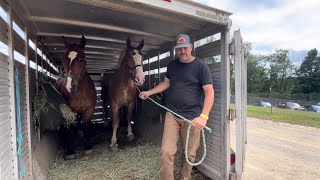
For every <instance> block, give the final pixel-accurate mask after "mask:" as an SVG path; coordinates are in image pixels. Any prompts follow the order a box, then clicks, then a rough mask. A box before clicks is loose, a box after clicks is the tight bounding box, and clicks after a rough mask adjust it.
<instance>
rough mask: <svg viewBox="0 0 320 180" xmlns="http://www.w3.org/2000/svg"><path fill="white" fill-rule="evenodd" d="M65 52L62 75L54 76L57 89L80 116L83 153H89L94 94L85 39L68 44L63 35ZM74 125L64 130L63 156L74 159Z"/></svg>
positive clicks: (94, 102)
mask: <svg viewBox="0 0 320 180" xmlns="http://www.w3.org/2000/svg"><path fill="white" fill-rule="evenodd" d="M62 39H63V41H64V45H65V48H66V49H67V51H66V52H65V54H64V56H63V68H64V77H62V78H59V79H57V81H56V88H57V89H58V91H59V92H60V94H61V95H62V96H63V97H64V99H65V100H66V102H67V104H68V106H69V107H70V109H71V110H72V111H73V112H75V113H77V114H78V115H79V117H80V118H79V119H78V126H79V127H81V128H82V129H83V134H84V150H85V153H86V154H88V153H91V152H92V145H91V142H90V136H91V132H90V124H91V119H92V116H93V114H94V111H95V106H96V102H97V93H96V89H95V86H94V83H93V81H92V79H91V77H90V76H89V74H88V72H87V69H86V55H85V52H84V47H85V44H86V39H85V37H84V36H82V38H81V42H80V44H75V43H73V44H69V43H68V41H67V40H66V38H65V37H64V36H62ZM76 131H77V130H76V127H75V125H74V124H71V125H70V126H69V127H68V128H66V130H65V131H64V132H65V133H64V136H65V137H63V138H65V140H66V142H65V148H66V156H65V159H74V158H75V152H74V140H75V136H76Z"/></svg>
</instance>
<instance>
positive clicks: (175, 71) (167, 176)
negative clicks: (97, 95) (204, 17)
mask: <svg viewBox="0 0 320 180" xmlns="http://www.w3.org/2000/svg"><path fill="white" fill-rule="evenodd" d="M192 49H193V45H192V43H191V40H190V37H189V36H188V35H186V34H180V35H178V36H177V38H176V46H175V52H176V56H177V57H178V59H176V60H173V61H171V62H170V63H169V65H168V67H167V73H166V77H165V79H164V81H163V82H161V83H160V84H158V85H157V86H156V87H154V88H152V89H150V90H148V91H143V92H141V93H140V95H139V96H140V98H141V99H147V98H148V97H149V96H150V95H153V94H157V93H160V92H163V91H165V90H166V89H168V88H169V90H168V96H167V98H166V99H167V107H168V108H169V109H171V110H173V111H174V112H176V113H178V114H180V115H182V116H183V117H185V118H187V119H189V120H192V125H193V128H191V130H190V137H189V143H188V146H189V147H188V153H189V154H188V158H189V161H190V162H194V161H195V158H196V152H197V149H198V147H199V145H200V131H201V129H202V128H203V127H204V126H205V125H206V123H207V120H208V115H209V112H210V110H211V107H212V105H213V101H214V90H213V85H212V78H211V74H210V71H209V67H208V65H207V64H205V62H203V61H202V60H200V59H198V58H196V57H194V56H193V55H191V52H192ZM188 126H189V123H187V122H186V121H184V120H182V119H179V118H178V117H176V116H175V115H173V114H172V113H170V112H167V113H166V117H165V124H164V131H163V137H162V147H161V168H160V178H161V179H162V180H173V179H174V176H173V167H174V155H175V153H176V151H177V141H178V138H179V134H180V136H181V142H182V150H183V151H182V152H183V154H184V152H185V143H186V137H187V131H188ZM182 161H183V162H182V167H181V170H180V179H183V180H187V179H191V171H192V166H191V165H189V164H188V163H187V161H186V160H185V158H182Z"/></svg>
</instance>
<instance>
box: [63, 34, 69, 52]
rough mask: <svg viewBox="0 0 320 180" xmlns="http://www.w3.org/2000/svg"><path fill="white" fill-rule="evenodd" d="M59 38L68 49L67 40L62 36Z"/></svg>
mask: <svg viewBox="0 0 320 180" xmlns="http://www.w3.org/2000/svg"><path fill="white" fill-rule="evenodd" d="M61 38H62V40H63V43H64V46H65V47H66V48H67V49H68V48H69V46H70V44H69V43H68V41H67V39H66V38H65V37H64V36H61Z"/></svg>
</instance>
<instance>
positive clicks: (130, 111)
mask: <svg viewBox="0 0 320 180" xmlns="http://www.w3.org/2000/svg"><path fill="white" fill-rule="evenodd" d="M134 108H135V102H134V101H133V102H130V103H129V105H128V116H127V118H128V134H127V138H128V140H129V141H132V140H133V139H134V134H133V133H132V126H131V122H132V121H133V111H134Z"/></svg>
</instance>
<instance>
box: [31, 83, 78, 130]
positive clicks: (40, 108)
mask: <svg viewBox="0 0 320 180" xmlns="http://www.w3.org/2000/svg"><path fill="white" fill-rule="evenodd" d="M50 109H54V110H55V111H56V112H58V113H60V116H61V117H62V118H64V119H65V120H64V122H63V124H65V125H66V126H69V125H70V124H71V123H72V122H74V121H75V120H76V117H77V114H76V113H74V112H72V110H71V109H70V108H69V107H68V106H67V105H66V102H65V100H64V98H63V97H62V96H61V95H60V93H59V92H58V91H57V90H56V89H55V87H54V86H53V85H52V84H51V83H48V82H42V84H41V85H40V86H39V89H38V91H37V93H36V95H35V97H34V100H33V117H35V118H34V120H35V124H40V120H41V118H42V120H43V121H42V123H48V124H49V125H48V126H51V124H53V125H54V127H49V129H50V128H51V129H54V128H56V123H58V122H60V121H59V120H55V121H56V123H49V122H47V121H49V119H50V118H48V117H46V112H48V111H49V110H50Z"/></svg>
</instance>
